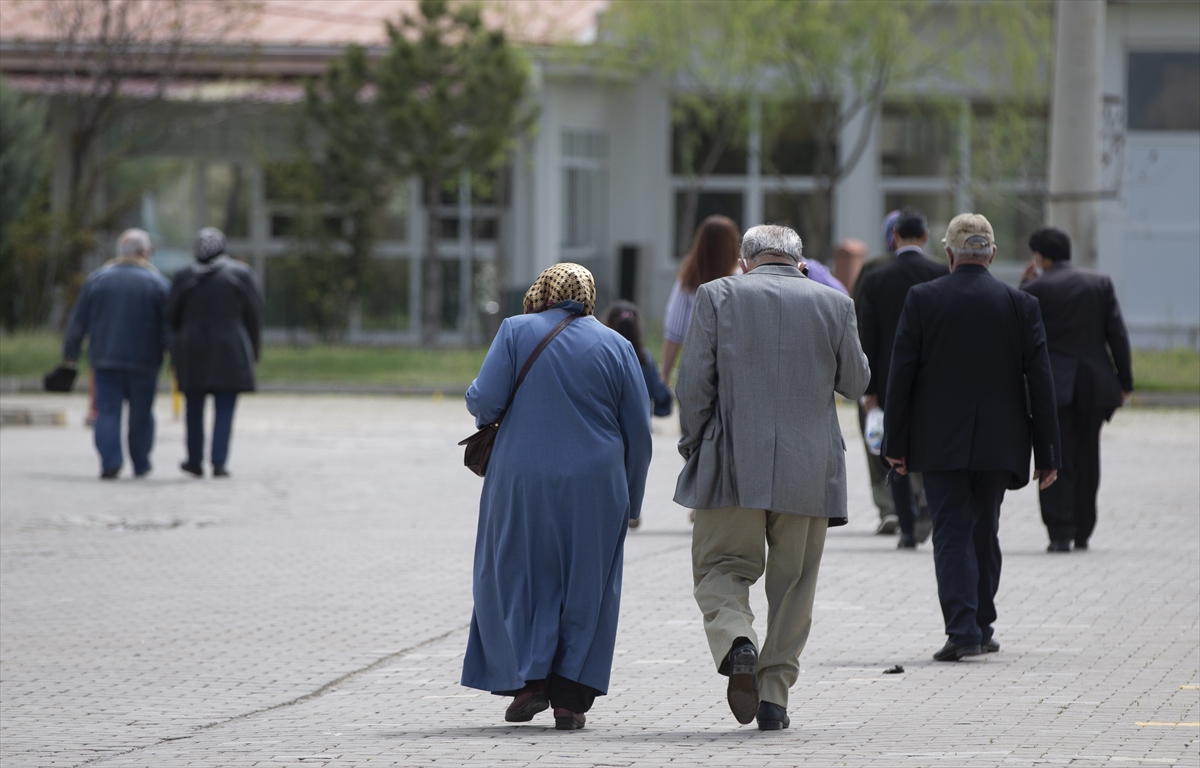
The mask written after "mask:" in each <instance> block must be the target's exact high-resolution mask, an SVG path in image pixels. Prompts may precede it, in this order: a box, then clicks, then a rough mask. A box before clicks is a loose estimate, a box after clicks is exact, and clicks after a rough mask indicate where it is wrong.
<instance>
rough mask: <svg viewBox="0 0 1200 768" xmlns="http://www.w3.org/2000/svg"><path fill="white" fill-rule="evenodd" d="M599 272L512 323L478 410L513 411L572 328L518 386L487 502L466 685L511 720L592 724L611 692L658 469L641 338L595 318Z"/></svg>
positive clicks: (480, 388) (569, 270) (484, 376)
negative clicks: (639, 534)
mask: <svg viewBox="0 0 1200 768" xmlns="http://www.w3.org/2000/svg"><path fill="white" fill-rule="evenodd" d="M595 302H596V288H595V282H594V281H593V279H592V274H591V273H590V272H588V271H587V270H586V269H584V268H583V267H581V266H579V265H578V264H556V265H554V266H552V267H550V268H549V269H547V270H546V271H544V272H543V273H542V274H541V276H539V277H538V279H537V282H535V283H534V284H533V286H532V287H531V288H530V289H529V291H528V293H526V294H525V314H524V315H522V316H519V317H510V318H508V319H507V320H505V321H504V322H503V323H502V324H501V326H500V330H499V332H498V333H497V334H496V338H495V340H494V341H493V342H492V346H491V349H489V350H488V354H487V358H486V359H485V360H484V362H483V367H482V369H481V370H480V371H479V377H478V378H477V379H475V381H474V382H473V383H472V384H471V387H470V389H468V390H467V410H469V411H470V412H471V414H472V415H473V416H475V420H476V423H477V424H478V425H479V426H480V427H483V426H485V425H487V424H490V423H492V422H493V421H495V420H496V418H497V417H498V416H499V415H500V414H501V412H502V411H503V410H504V406H505V404H506V403H507V402H508V399H509V396H510V394H512V391H513V385H514V383H515V382H516V379H517V376H518V372H519V371H520V370H521V368H522V367H523V366H524V365H525V361H526V360H527V359H528V358H529V356H530V354H531V353H532V352H533V350H534V348H535V347H537V346H538V344H539V343H540V342H541V341H542V339H543V338H545V337H546V335H547V334H548V333H550V331H551V330H553V329H554V328H555V327H556V326H558V325H559V324H560V323H561V322H562V321H563V320H565V319H566V318H568V317H570V316H572V315H574V316H577V317H576V319H574V321H573V322H571V323H569V324H568V325H567V326H566V327H565V328H563V329H562V331H561V332H560V333H559V334H558V336H556V337H554V339H553V340H552V341H551V342H550V343H549V344H548V345H547V346H546V347H545V349H544V350H543V351H542V353H541V355H540V356H539V357H538V358H537V359H536V361H535V363H534V364H533V366H532V367H531V368H530V370H529V373H528V376H527V377H526V379H525V381H524V383H522V384H521V386H520V387H519V388H518V389H517V390H516V395H515V397H514V398H513V401H512V405H511V407H510V408H509V411H508V412H507V414H506V415H505V417H504V421H503V423H502V425H501V426H500V429H499V431H498V433H497V435H496V442H495V446H494V448H493V451H492V457H491V462H490V464H489V465H488V468H487V475H486V477H485V479H484V482H483V493H482V496H481V498H480V501H479V528H478V532H477V534H476V539H475V568H474V588H473V593H474V598H475V609H474V612H473V614H472V616H471V634H470V639H469V640H468V642H467V653H466V659H465V660H464V662H463V674H462V683H463V685H465V686H468V687H471V688H478V689H481V690H485V691H491V692H492V693H495V694H498V695H501V696H514V697H515V699H514V701H513V703H512V705H511V706H509V707H508V710H507V712H506V713H505V718H504V719H505V720H507V721H508V722H526V721H528V720H531V719H533V717H534V715H536V714H537V713H539V712H541V711H543V710H545V709H547V708H548V707H550V706H553V707H554V719H555V725H556V727H557V728H558V729H560V730H575V729H578V728H582V727H583V724H584V722H585V721H586V718H585V717H584V713H585V712H587V711H588V709H590V708H591V706H592V703H593V701H594V699H595V697H596V696H598V695H603V694H605V693H606V692H607V690H608V681H609V673H610V671H611V669H612V657H613V647H614V644H615V642H616V635H617V614H618V611H619V609H620V599H621V571H622V563H623V557H624V545H625V533H626V530H627V529H628V521H629V520H630V518H637V517H638V516H639V515H640V514H641V505H642V493H643V491H644V489H645V485H646V470H647V468H648V466H649V464H650V403H649V399H648V398H647V396H646V385H645V383H644V382H643V380H642V372H641V367H640V365H639V364H638V359H637V356H636V355H635V354H634V351H633V348H632V347H631V346H630V344H629V342H627V341H625V339H623V338H621V336H619V335H618V334H617V333H616V332H615V331H612V330H610V329H609V328H606V327H605V326H604V325H602V324H601V323H600V322H598V321H597V320H596V318H595V317H593V316H592V313H593V311H594V308H595Z"/></svg>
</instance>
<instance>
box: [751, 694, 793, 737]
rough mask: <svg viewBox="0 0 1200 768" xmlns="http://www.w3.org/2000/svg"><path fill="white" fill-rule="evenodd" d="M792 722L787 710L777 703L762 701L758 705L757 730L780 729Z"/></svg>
mask: <svg viewBox="0 0 1200 768" xmlns="http://www.w3.org/2000/svg"><path fill="white" fill-rule="evenodd" d="M791 724H792V719H791V718H790V717H788V714H787V710H786V709H784V708H783V707H781V706H779V705H778V704H772V703H771V702H769V701H764V702H763V703H761V704H759V705H758V730H760V731H782V730H783V729H784V728H787V727H788V726H789V725H791Z"/></svg>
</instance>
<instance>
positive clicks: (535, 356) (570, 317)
mask: <svg viewBox="0 0 1200 768" xmlns="http://www.w3.org/2000/svg"><path fill="white" fill-rule="evenodd" d="M577 317H579V315H577V314H575V313H573V312H572V313H571V314H569V315H567V316H566V317H565V318H563V321H562V322H561V323H559V324H558V325H556V326H554V328H553V329H552V330H551V331H550V333H547V334H546V338H544V339H542V340H541V341H540V342H538V345H537V346H536V347H534V348H533V352H531V353H530V354H529V358H528V359H527V360H526V361H525V366H524V367H523V368H522V369H521V373H520V375H518V376H517V383H516V384H514V385H513V388H512V392H511V393H510V394H509V396H508V402H507V403H506V404H505V405H504V410H503V411H500V415H499V416H497V417H496V420H495V421H493V422H492V424H494V425H495V426H497V427H498V426H500V422H501V421H503V420H504V416H505V414H507V413H508V409H509V408H511V407H512V404H513V398H514V397H516V396H517V390H518V389H520V387H521V382H523V381H525V376H526V374H528V373H529V369H530V368H532V367H533V362H534V361H535V360H537V359H538V355H540V354H542V350H544V349H545V348H546V347H547V346H549V345H550V342H552V341H554V337H555V336H557V335H558V334H559V333H561V332H562V329H563V328H566V327H567V326H568V325H570V324H571V321H572V320H574V319H575V318H577Z"/></svg>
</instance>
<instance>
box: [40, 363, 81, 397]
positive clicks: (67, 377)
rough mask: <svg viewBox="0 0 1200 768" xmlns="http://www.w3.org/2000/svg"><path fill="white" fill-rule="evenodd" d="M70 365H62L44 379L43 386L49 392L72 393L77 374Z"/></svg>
mask: <svg viewBox="0 0 1200 768" xmlns="http://www.w3.org/2000/svg"><path fill="white" fill-rule="evenodd" d="M76 373H78V372H77V371H76V370H75V369H74V368H72V367H71V366H69V365H60V366H58V367H57V368H55V369H54V370H53V371H50V372H49V373H47V374H46V375H45V376H43V377H42V386H43V387H44V388H45V390H46V391H47V392H70V391H71V387H73V386H75V374H76Z"/></svg>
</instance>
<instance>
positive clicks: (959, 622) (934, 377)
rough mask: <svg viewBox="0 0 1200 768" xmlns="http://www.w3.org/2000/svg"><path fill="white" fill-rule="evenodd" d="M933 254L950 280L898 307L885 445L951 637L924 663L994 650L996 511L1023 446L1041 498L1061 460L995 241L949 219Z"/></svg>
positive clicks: (1015, 481)
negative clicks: (925, 524) (914, 476)
mask: <svg viewBox="0 0 1200 768" xmlns="http://www.w3.org/2000/svg"><path fill="white" fill-rule="evenodd" d="M943 242H944V243H945V244H946V256H947V258H948V259H949V260H950V274H949V275H946V276H945V277H942V278H939V279H937V280H933V281H932V282H928V283H922V284H921V285H916V286H913V287H912V288H911V289H910V290H909V292H908V298H907V299H905V301H904V311H903V313H902V314H901V316H900V326H899V328H897V330H896V342H895V346H894V348H893V350H892V365H891V371H890V373H889V375H888V396H887V397H888V399H887V406H886V408H885V410H884V438H883V439H884V455H885V456H887V460H888V463H889V464H891V465H892V467H893V468H894V469H895V471H896V472H898V473H900V474H904V473H906V472H908V471H910V470H915V471H918V472H923V473H924V478H925V494H926V496H927V498H928V499H929V511H930V513H931V515H932V516H933V563H934V571H935V573H936V575H937V583H938V600H939V601H940V602H941V605H942V616H943V618H944V619H945V623H946V634H947V635H949V639H948V640H947V641H946V644H945V646H943V647H942V649H941V650H939V651H938V652H937V653H935V654H934V655H933V658H934V659H935V660H937V661H957V660H959V659H960V658H962V657H964V656H974V655H977V654H979V653H983V652H984V651H998V650H1000V644H999V643H998V642H997V641H996V640H995V638H994V637H993V628H992V623H993V622H994V621H995V620H996V604H995V598H996V588H997V586H998V585H999V583H1000V540H999V538H998V537H997V529H998V527H999V523H1000V503H1001V502H1002V501H1003V500H1004V491H1005V490H1006V489H1009V488H1014V489H1015V488H1021V487H1022V486H1024V485H1025V484H1026V483H1028V482H1029V449H1030V444H1031V442H1032V445H1033V454H1034V465H1035V466H1036V470H1035V472H1034V475H1035V477H1037V478H1038V480H1039V481H1040V482H1039V487H1040V488H1042V489H1043V490H1044V489H1046V488H1048V487H1050V485H1051V484H1052V483H1053V482H1054V479H1055V477H1056V476H1057V467H1058V466H1059V464H1060V456H1061V450H1060V448H1059V438H1058V419H1057V414H1056V411H1055V406H1054V379H1053V377H1052V375H1051V373H1050V357H1049V355H1048V354H1047V351H1046V331H1045V329H1044V328H1043V327H1042V316H1041V313H1040V312H1039V311H1038V305H1037V301H1036V300H1035V299H1034V298H1033V297H1032V296H1030V295H1029V294H1027V293H1023V292H1021V291H1018V290H1016V289H1015V288H1010V287H1009V286H1007V285H1005V284H1004V283H1002V282H1000V281H999V280H996V279H995V278H993V277H992V276H991V274H990V273H989V272H988V266H989V265H990V264H991V262H992V258H993V257H994V256H995V254H996V245H995V242H996V241H995V235H994V234H993V233H992V225H991V224H990V223H988V220H987V219H986V218H984V217H983V216H980V215H979V214H976V213H963V214H959V215H958V216H955V217H954V219H952V220H951V222H950V226H949V227H948V228H947V230H946V239H945V240H944V241H943ZM1027 392H1028V395H1027V394H1026V393H1027Z"/></svg>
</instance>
